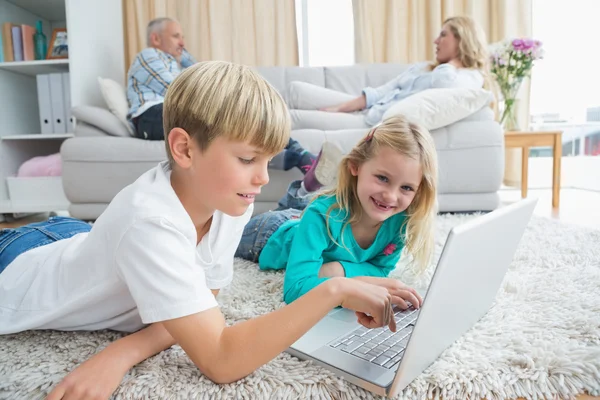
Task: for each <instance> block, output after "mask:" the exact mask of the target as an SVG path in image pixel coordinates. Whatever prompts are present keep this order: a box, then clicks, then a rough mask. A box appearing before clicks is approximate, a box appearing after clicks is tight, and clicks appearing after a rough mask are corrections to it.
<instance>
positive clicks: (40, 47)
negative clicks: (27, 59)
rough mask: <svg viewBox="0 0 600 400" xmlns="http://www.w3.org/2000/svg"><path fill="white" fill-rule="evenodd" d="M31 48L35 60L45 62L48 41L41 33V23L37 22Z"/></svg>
mask: <svg viewBox="0 0 600 400" xmlns="http://www.w3.org/2000/svg"><path fill="white" fill-rule="evenodd" d="M33 48H34V52H35V57H34V58H35V59H36V60H45V59H46V53H47V52H48V41H47V40H46V35H44V32H42V21H37V24H36V31H35V34H34V35H33Z"/></svg>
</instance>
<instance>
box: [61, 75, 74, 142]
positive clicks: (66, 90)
mask: <svg viewBox="0 0 600 400" xmlns="http://www.w3.org/2000/svg"><path fill="white" fill-rule="evenodd" d="M61 75H62V84H63V86H62V88H63V104H64V107H65V122H66V125H67V133H72V132H73V116H72V115H71V85H70V82H69V73H68V72H63V73H62V74H61Z"/></svg>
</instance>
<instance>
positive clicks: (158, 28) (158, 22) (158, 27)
mask: <svg viewBox="0 0 600 400" xmlns="http://www.w3.org/2000/svg"><path fill="white" fill-rule="evenodd" d="M168 22H177V21H175V20H174V19H173V18H169V17H161V18H155V19H153V20H152V21H150V22H148V28H146V46H148V47H150V46H151V43H150V36H152V34H153V33H161V32H162V31H163V30H164V29H165V25H167V23H168Z"/></svg>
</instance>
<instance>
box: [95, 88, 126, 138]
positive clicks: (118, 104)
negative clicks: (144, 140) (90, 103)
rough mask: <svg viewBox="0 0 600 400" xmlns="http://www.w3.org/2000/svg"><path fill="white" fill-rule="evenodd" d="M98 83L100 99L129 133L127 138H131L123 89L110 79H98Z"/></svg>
mask: <svg viewBox="0 0 600 400" xmlns="http://www.w3.org/2000/svg"><path fill="white" fill-rule="evenodd" d="M98 83H99V84H100V91H101V92H102V97H104V101H105V102H106V105H107V106H108V108H109V110H110V111H111V112H112V113H113V114H114V115H115V116H116V117H117V118H118V119H119V121H121V123H122V124H123V125H124V126H125V129H127V132H129V135H128V136H133V127H132V126H131V124H130V123H129V120H128V119H127V113H128V112H129V104H128V102H127V95H126V94H125V89H124V88H123V86H121V85H120V84H119V83H118V82H115V81H113V80H112V79H107V78H102V77H100V76H99V77H98Z"/></svg>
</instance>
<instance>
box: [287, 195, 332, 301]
mask: <svg viewBox="0 0 600 400" xmlns="http://www.w3.org/2000/svg"><path fill="white" fill-rule="evenodd" d="M297 229H298V230H297V232H296V234H295V235H294V239H293V242H292V247H291V249H290V255H289V258H288V264H287V266H286V271H285V278H284V281H283V300H284V301H285V302H286V303H288V304H289V303H291V302H293V301H294V300H296V299H297V298H299V297H300V296H302V295H304V294H305V293H307V292H308V291H310V290H311V289H313V288H315V287H316V286H318V285H320V284H321V283H323V282H325V281H326V280H327V279H329V278H319V270H320V269H321V266H322V265H323V251H325V250H326V249H327V247H328V245H329V237H328V235H327V226H326V224H325V215H324V213H322V212H320V211H319V210H318V208H317V207H314V203H313V206H309V208H307V209H306V211H305V212H304V214H303V215H302V219H301V220H300V223H299V224H298V228H297Z"/></svg>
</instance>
